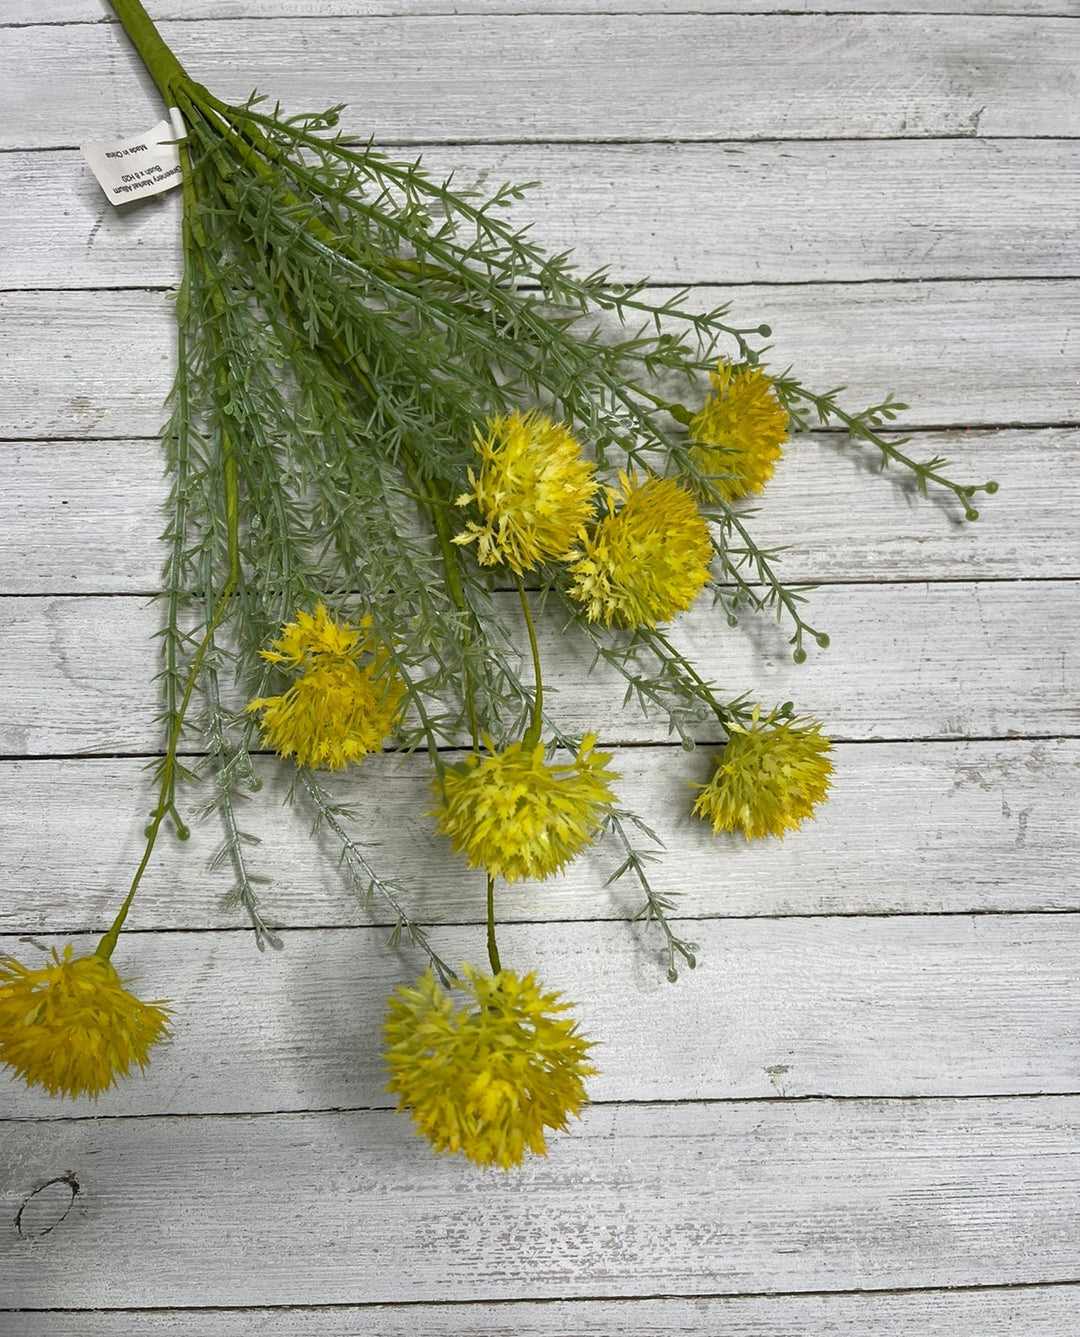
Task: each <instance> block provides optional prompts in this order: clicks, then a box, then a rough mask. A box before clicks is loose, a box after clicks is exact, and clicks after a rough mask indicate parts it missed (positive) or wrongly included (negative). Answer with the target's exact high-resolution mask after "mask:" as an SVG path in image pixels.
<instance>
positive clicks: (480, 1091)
mask: <svg viewBox="0 0 1080 1337" xmlns="http://www.w3.org/2000/svg"><path fill="white" fill-rule="evenodd" d="M463 971H464V976H465V978H464V979H462V980H454V981H453V988H454V990H456V991H457V992H458V993H459V994H462V995H464V996H465V997H464V1000H463V1002H462V1005H461V1006H459V1007H455V1006H454V998H453V996H452V994H450V993H447V992H445V991H444V990H443V989H441V988H440V987H439V984H438V982H437V980H436V979H435V977H434V975H432V973H431V971H430V970H429V971H428V972H427V974H426V975H424V976H423V977H422V978H421V979H420V980H418V981H417V983H416V985H415V986H414V987H413V988H406V989H399V990H398V991H397V993H395V994H393V995H391V997H390V1000H389V1010H388V1013H387V1018H386V1028H385V1034H386V1042H387V1045H388V1049H387V1053H386V1061H387V1063H388V1065H389V1067H390V1072H391V1074H392V1076H391V1080H390V1082H389V1084H388V1086H387V1088H386V1089H387V1090H388V1091H391V1092H393V1093H394V1094H396V1095H397V1096H398V1109H399V1110H404V1109H408V1110H411V1111H412V1117H413V1120H414V1122H415V1123H416V1126H417V1130H418V1132H420V1133H421V1134H423V1136H424V1137H426V1138H427V1139H428V1141H429V1142H430V1143H431V1145H432V1146H433V1147H434V1149H435V1150H436V1151H449V1152H462V1153H463V1154H464V1155H465V1156H467V1157H468V1159H469V1160H471V1161H475V1162H476V1163H477V1164H478V1165H483V1166H488V1165H498V1166H500V1167H501V1168H502V1169H503V1170H508V1169H509V1168H510V1166H512V1165H520V1163H521V1161H522V1158H523V1157H524V1155H525V1152H526V1150H529V1151H533V1152H537V1153H539V1154H540V1155H546V1153H547V1143H546V1141H545V1139H544V1130H545V1129H546V1128H557V1129H564V1128H565V1127H566V1126H567V1119H568V1116H569V1115H571V1114H574V1115H577V1114H578V1113H579V1112H580V1110H581V1107H582V1105H583V1104H585V1101H586V1095H585V1085H584V1079H585V1078H586V1077H589V1076H591V1075H592V1074H593V1073H595V1071H596V1069H595V1068H593V1067H592V1066H591V1065H590V1064H589V1063H588V1061H587V1059H588V1053H589V1050H590V1049H591V1048H592V1044H591V1042H590V1041H588V1040H585V1039H583V1038H582V1037H581V1036H580V1035H579V1034H578V1032H577V1026H576V1025H575V1023H574V1022H572V1021H570V1020H568V1019H567V1018H565V1017H563V1016H560V1015H559V1014H560V1013H563V1012H566V1011H568V1010H569V1008H570V1006H571V1004H569V1003H564V1002H562V1001H561V1000H560V997H559V995H558V994H554V993H547V994H545V993H541V992H540V987H539V985H538V984H537V982H536V978H535V976H534V975H526V976H525V978H524V979H519V978H518V976H517V975H515V974H514V972H513V971H511V970H501V971H500V972H499V973H498V974H497V975H495V976H494V977H492V976H490V975H481V974H479V973H477V972H476V971H474V970H473V969H472V968H471V967H470V966H465V967H463Z"/></svg>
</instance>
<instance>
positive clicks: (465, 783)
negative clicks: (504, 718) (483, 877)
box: [431, 734, 619, 882]
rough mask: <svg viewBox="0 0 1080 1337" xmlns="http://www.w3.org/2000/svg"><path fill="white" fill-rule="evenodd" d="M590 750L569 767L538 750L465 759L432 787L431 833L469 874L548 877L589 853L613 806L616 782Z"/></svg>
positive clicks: (586, 743)
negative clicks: (434, 824)
mask: <svg viewBox="0 0 1080 1337" xmlns="http://www.w3.org/2000/svg"><path fill="white" fill-rule="evenodd" d="M595 744H596V735H595V734H590V735H588V737H586V738H585V739H583V740H582V743H581V747H580V748H579V749H578V753H577V756H576V757H574V758H573V759H572V760H568V761H559V760H557V759H552V760H551V761H548V760H547V759H546V758H545V756H544V746H543V744H542V743H538V744H537V745H536V747H532V748H527V747H525V746H524V744H522V743H511V744H510V746H509V747H508V748H506V749H505V751H503V752H495V751H491V753H490V755H489V756H486V757H482V756H480V754H479V753H476V752H474V753H472V755H471V756H469V757H467V758H466V759H465V761H464V762H463V763H461V764H460V765H457V766H449V767H447V769H446V771H445V772H444V774H443V775H442V777H441V778H436V779H435V780H434V782H433V785H434V789H435V796H436V800H437V802H436V806H435V808H434V809H433V810H432V814H431V815H432V816H433V817H435V818H437V829H438V830H439V831H440V832H442V834H443V835H446V836H449V838H450V844H451V846H452V848H453V850H454V852H455V853H456V854H463V855H464V856H465V858H466V860H467V861H468V864H469V867H470V868H484V869H486V870H487V872H488V874H489V875H490V876H491V877H503V878H505V879H506V881H507V882H517V881H520V880H521V879H522V878H527V877H531V878H537V879H539V878H545V877H550V876H551V875H552V873H557V872H558V871H559V870H560V869H561V868H563V867H564V866H565V865H566V864H568V863H569V862H570V860H571V859H573V858H574V857H575V856H576V855H578V854H580V853H581V851H582V850H583V849H584V848H585V846H586V845H588V843H589V842H590V840H592V838H593V836H594V835H595V834H596V832H597V830H598V828H599V826H600V823H601V821H602V820H603V817H604V813H605V812H606V810H607V809H608V807H609V806H610V804H611V803H612V802H613V801H614V798H615V796H614V794H613V793H612V791H611V788H610V786H611V783H612V782H613V781H615V780H617V779H618V778H619V777H618V776H617V775H615V774H614V772H612V771H610V770H608V769H607V763H608V762H609V761H610V760H611V755H610V754H609V753H606V752H594V751H593V747H594V746H595ZM489 747H490V743H489Z"/></svg>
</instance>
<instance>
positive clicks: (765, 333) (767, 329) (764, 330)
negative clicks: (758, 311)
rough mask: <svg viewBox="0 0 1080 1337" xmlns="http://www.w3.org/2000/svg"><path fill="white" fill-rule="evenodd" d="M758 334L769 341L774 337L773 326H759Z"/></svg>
mask: <svg viewBox="0 0 1080 1337" xmlns="http://www.w3.org/2000/svg"><path fill="white" fill-rule="evenodd" d="M757 332H758V334H760V335H761V337H762V338H763V339H769V338H771V337H772V326H771V325H759V326H758V331H757Z"/></svg>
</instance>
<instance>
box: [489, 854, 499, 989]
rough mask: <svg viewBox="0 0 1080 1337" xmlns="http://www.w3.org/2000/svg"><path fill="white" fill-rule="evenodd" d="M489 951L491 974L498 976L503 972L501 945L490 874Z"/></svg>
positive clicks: (493, 881)
mask: <svg viewBox="0 0 1080 1337" xmlns="http://www.w3.org/2000/svg"><path fill="white" fill-rule="evenodd" d="M487 950H488V961H490V963H491V973H492V974H493V975H497V974H498V973H499V971H500V970H502V962H501V961H500V960H499V944H498V943H497V942H496V941H495V879H494V878H493V877H492V876H491V874H490V873H489V874H488V880H487Z"/></svg>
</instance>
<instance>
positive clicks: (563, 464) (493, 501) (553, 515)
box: [454, 413, 597, 575]
mask: <svg viewBox="0 0 1080 1337" xmlns="http://www.w3.org/2000/svg"><path fill="white" fill-rule="evenodd" d="M487 427H488V430H487V433H486V435H485V434H483V433H481V432H480V431H477V434H476V449H477V450H478V451H479V452H480V472H479V474H476V473H474V472H473V470H472V469H470V470H469V482H470V483H471V484H472V491H471V492H466V493H464V494H463V495H462V496H460V497H458V499H457V504H458V505H459V506H467V505H468V504H469V503H470V502H475V503H476V507H477V509H478V510H479V512H480V514H481V516H482V517H483V523H482V524H477V523H476V522H475V521H473V520H470V521H469V522H468V524H466V526H465V528H464V530H463V531H462V532H461V533H460V534H458V535H457V537H456V538H455V539H454V542H455V543H473V542H475V543H476V556H477V560H478V561H479V562H480V563H481V564H482V565H483V566H494V565H496V564H497V563H499V562H504V563H505V564H506V565H507V566H508V567H509V568H510V570H511V571H514V572H516V573H517V574H518V575H521V574H522V572H524V571H531V570H533V569H534V568H535V567H537V566H539V565H540V563H541V562H545V561H548V560H550V559H552V558H559V557H564V556H565V555H566V553H567V552H569V550H570V549H571V548H572V547H573V546H574V544H575V543H576V542H577V540H578V539H579V538H581V536H582V534H584V532H585V526H586V524H587V522H588V520H589V519H590V517H591V516H592V512H593V497H594V496H595V494H596V488H597V484H596V480H595V478H594V477H593V467H592V465H591V464H590V463H589V462H588V461H587V460H585V459H583V458H582V454H581V447H580V446H579V445H578V443H577V442H576V441H575V440H574V438H573V437H572V436H571V435H570V433H569V432H568V431H567V429H566V428H565V427H564V426H563V425H562V424H561V423H553V422H551V420H550V419H548V418H545V417H542V416H541V415H540V414H539V413H511V414H509V415H508V416H506V417H499V418H492V419H490V421H489V422H488V425H487Z"/></svg>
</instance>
